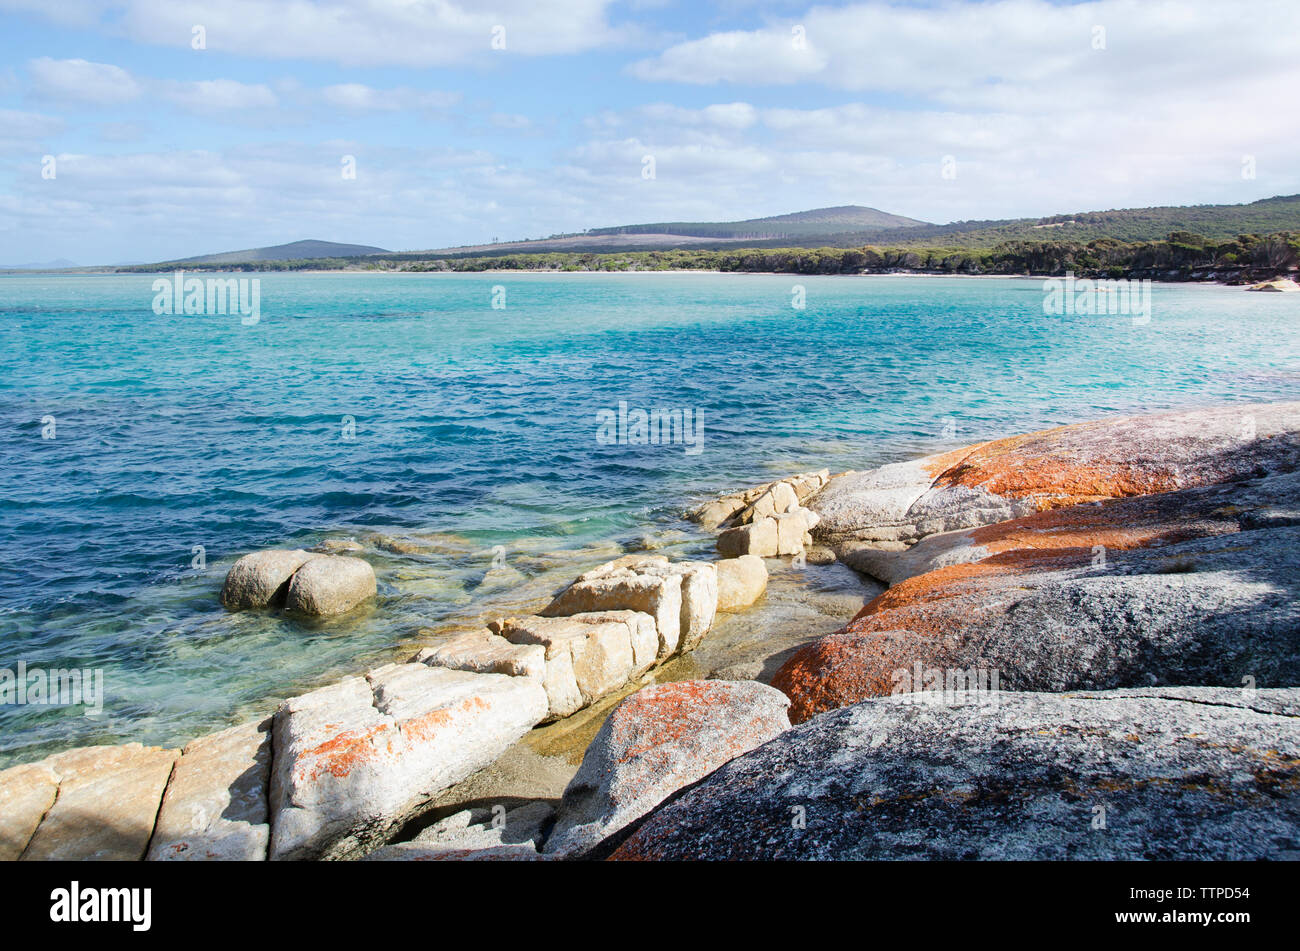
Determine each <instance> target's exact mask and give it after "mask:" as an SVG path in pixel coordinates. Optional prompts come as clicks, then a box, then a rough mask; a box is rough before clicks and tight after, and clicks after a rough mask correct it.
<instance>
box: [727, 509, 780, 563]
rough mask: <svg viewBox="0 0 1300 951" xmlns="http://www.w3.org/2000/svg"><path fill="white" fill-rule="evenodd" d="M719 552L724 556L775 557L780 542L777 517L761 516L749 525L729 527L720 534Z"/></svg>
mask: <svg viewBox="0 0 1300 951" xmlns="http://www.w3.org/2000/svg"><path fill="white" fill-rule="evenodd" d="M717 545H718V554H719V555H721V556H722V557H723V558H739V557H740V556H742V555H753V556H755V557H756V558H775V557H776V553H777V550H778V549H779V548H780V545H779V544H778V536H777V530H776V519H774V518H761V519H759V520H758V521H756V522H750V523H748V524H747V525H737V526H735V527H734V528H729V529H727V530H726V531H724V532H723V533H722V534H720V535H719V536H718V542H717Z"/></svg>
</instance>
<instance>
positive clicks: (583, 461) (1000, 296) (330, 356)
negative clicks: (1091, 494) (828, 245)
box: [0, 272, 1300, 765]
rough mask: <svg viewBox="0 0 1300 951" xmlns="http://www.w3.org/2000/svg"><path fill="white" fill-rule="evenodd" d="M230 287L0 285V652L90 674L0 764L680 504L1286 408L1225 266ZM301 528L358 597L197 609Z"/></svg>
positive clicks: (233, 718) (1286, 380)
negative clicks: (757, 487)
mask: <svg viewBox="0 0 1300 951" xmlns="http://www.w3.org/2000/svg"><path fill="white" fill-rule="evenodd" d="M197 276H200V277H208V276H210V275H197ZM239 276H240V277H245V278H250V279H251V278H252V277H256V278H258V279H259V280H260V282H261V284H260V315H259V319H258V320H257V321H256V323H252V324H250V323H248V322H246V321H244V320H241V317H240V314H239V313H238V312H237V311H232V312H231V313H230V314H197V315H189V316H186V315H183V314H165V313H164V314H157V313H155V309H154V308H153V307H152V304H153V302H154V299H155V296H156V293H155V290H154V287H153V285H154V281H155V280H156V279H157V278H158V276H157V275H144V274H131V275H31V276H26V275H11V276H2V277H0V345H2V346H0V670H5V669H7V670H10V671H14V670H16V669H17V665H18V664H19V663H23V664H24V665H26V667H27V668H37V669H45V670H50V669H56V668H57V669H69V670H74V669H75V670H78V671H83V670H84V671H97V672H99V673H100V675H101V676H102V693H103V696H102V698H100V699H101V705H102V709H101V710H100V711H99V712H98V713H97V714H94V713H93V711H91V710H90V709H89V708H88V707H87V706H85V705H83V706H50V705H48V704H46V705H41V704H31V703H28V704H17V703H10V704H7V705H3V706H0V765H3V764H5V763H10V762H18V761H24V760H31V759H36V758H39V757H40V756H43V755H46V754H47V753H49V752H53V751H55V750H57V749H61V748H66V747H68V746H74V745H82V744H90V743H108V742H120V741H125V740H140V741H142V742H145V743H165V744H177V743H183V742H185V741H186V740H188V739H190V738H192V737H194V736H197V735H199V734H201V733H204V732H207V731H210V730H213V729H218V728H220V727H223V726H226V725H229V724H231V723H236V722H241V721H242V720H244V719H248V718H251V717H254V716H261V715H263V714H265V713H268V712H270V711H271V710H272V709H274V704H275V702H276V701H277V700H279V699H282V698H284V697H288V696H292V695H294V694H295V693H299V692H302V691H303V690H305V689H308V688H310V687H313V686H316V685H319V684H323V683H327V682H329V681H330V680H331V679H334V678H337V677H339V676H343V675H345V674H348V673H355V672H359V671H363V670H365V669H366V667H367V665H373V664H375V663H380V662H383V661H386V660H389V659H393V658H397V659H401V656H402V651H403V649H404V645H410V644H412V643H419V642H426V643H427V642H428V641H429V639H430V638H434V639H436V638H437V637H438V636H440V634H441V633H442V632H445V631H450V630H456V629H458V628H460V627H465V626H476V625H478V624H481V623H482V619H483V618H484V617H487V616H490V615H491V613H492V611H493V610H495V609H497V608H498V607H500V606H502V605H505V606H508V607H512V606H517V605H518V604H524V605H525V606H526V605H527V604H529V603H534V602H535V600H536V598H538V597H539V596H540V597H542V598H543V599H544V597H545V595H546V594H547V593H549V591H551V590H553V589H554V587H555V586H556V585H559V584H562V583H563V581H564V580H565V579H567V578H569V577H571V576H572V575H573V574H575V573H577V572H578V571H581V570H583V569H585V568H587V567H591V566H592V565H593V564H596V563H598V562H599V561H601V560H604V559H605V558H608V557H612V556H613V555H615V554H617V553H619V552H620V551H623V550H635V549H639V548H645V547H647V546H652V547H657V546H661V547H660V550H663V551H665V552H667V553H670V554H672V555H674V557H679V556H687V555H701V554H706V553H707V552H708V551H709V550H710V549H711V539H710V538H708V537H706V536H704V535H702V534H700V533H699V532H697V531H695V530H693V528H692V527H691V526H690V525H689V524H688V523H686V522H683V521H682V520H681V518H680V516H681V513H682V511H683V510H684V509H685V508H686V507H688V506H689V505H690V504H691V503H693V502H698V501H700V500H702V499H704V498H706V497H709V496H711V495H715V494H718V493H720V492H722V491H725V490H728V489H733V488H737V487H741V486H746V485H752V484H756V483H758V482H762V481H766V480H769V479H771V478H775V477H779V476H783V475H786V474H790V473H794V472H797V471H802V470H807V469H817V468H822V467H829V468H830V469H831V470H832V471H840V470H844V469H850V468H862V467H868V466H875V465H879V464H882V463H886V462H891V461H897V460H900V459H905V458H909V457H913V456H916V455H920V454H923V453H928V452H933V451H937V450H940V449H944V448H952V447H955V446H958V445H963V444H968V443H971V442H975V441H978V440H982V439H987V438H991V437H996V436H1001V435H1008V434H1011V433H1017V432H1023V431H1027V430H1033V429H1039V428H1044V427H1048V426H1053V425H1058V424H1062V423H1068V422H1075V421H1079V420H1083V419H1090V418H1097V417H1102V416H1107V415H1113V414H1125V413H1138V412H1150V411H1156V410H1160V409H1166V408H1179V407H1190V406H1201V405H1206V404H1218V403H1226V402H1238V401H1250V400H1278V399H1298V398H1300V301H1297V300H1296V298H1297V297H1300V295H1267V294H1252V293H1246V292H1245V291H1244V290H1242V289H1240V288H1225V287H1217V286H1191V285H1161V284H1157V285H1156V286H1155V287H1154V288H1153V290H1152V295H1151V313H1150V320H1149V321H1144V320H1140V319H1135V318H1134V317H1132V316H1129V315H1122V314H1121V315H1092V314H1083V313H1068V314H1065V315H1051V314H1045V313H1044V299H1045V298H1044V295H1045V291H1044V287H1043V282H1042V281H1041V280H1029V279H977V278H920V277H893V276H891V277H847V276H845V277H804V276H798V275H717V274H528V273H511V272H499V273H495V274H494V273H487V274H478V275H450V274H411V275H395V274H364V273H357V274H353V273H347V274H343V273H338V274H292V273H286V274H263V275H239ZM656 411H658V415H656V416H655V417H654V419H655V421H656V422H661V421H662V422H664V426H663V427H662V428H663V434H662V435H663V438H661V439H660V440H658V442H657V444H656V443H655V442H651V441H649V440H648V439H641V438H638V437H639V436H640V435H648V433H647V430H646V429H644V428H642V427H641V426H640V421H641V420H642V417H641V416H640V415H639V414H641V413H644V414H645V417H644V418H645V419H647V420H648V419H650V417H651V414H653V413H655V412H656ZM688 413H689V414H690V415H689V416H686V415H685V414H688ZM611 418H612V419H613V420H614V421H615V423H614V429H613V430H611V429H610V428H609V422H610V420H611ZM685 420H689V425H688V426H682V425H677V423H678V422H679V421H683V422H684V421H685ZM602 427H603V428H602ZM655 428H656V429H657V428H659V427H655ZM611 434H612V438H611ZM685 435H691V436H694V437H695V439H694V442H693V443H692V442H688V441H687V440H686V438H684V436H685ZM327 538H328V539H336V540H348V539H355V540H358V542H359V543H360V544H362V545H363V546H364V551H363V552H361V554H362V556H363V557H366V558H367V559H368V560H370V561H371V562H372V563H373V564H375V566H376V568H377V572H378V577H379V585H380V596H379V598H378V599H377V601H376V602H375V603H374V604H373V605H371V606H369V607H367V608H365V609H362V610H360V611H358V612H356V613H355V614H353V615H349V616H347V617H345V618H341V619H336V620H332V621H321V622H310V623H309V622H304V621H300V620H295V619H292V618H287V617H284V616H283V615H280V614H278V613H275V612H270V613H267V612H245V613H241V614H228V613H226V612H225V611H224V610H223V609H222V608H221V605H220V603H219V601H218V593H219V591H220V588H221V582H222V579H223V578H224V575H225V571H226V569H227V568H228V567H229V565H230V564H231V563H232V562H233V561H234V559H235V558H237V557H239V556H240V555H242V554H245V553H247V552H250V551H254V550H257V549H260V548H266V547H311V546H313V545H316V544H318V543H319V542H321V541H322V540H324V539H327ZM530 599H532V600H530ZM408 653H409V651H408ZM88 714H92V715H88Z"/></svg>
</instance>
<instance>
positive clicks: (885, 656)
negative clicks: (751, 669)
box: [772, 631, 940, 723]
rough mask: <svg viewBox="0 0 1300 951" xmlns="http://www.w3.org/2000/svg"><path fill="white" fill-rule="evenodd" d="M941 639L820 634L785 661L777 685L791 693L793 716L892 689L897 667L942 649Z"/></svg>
mask: <svg viewBox="0 0 1300 951" xmlns="http://www.w3.org/2000/svg"><path fill="white" fill-rule="evenodd" d="M939 648H940V644H939V642H938V641H936V640H933V639H930V638H926V637H923V636H919V635H916V634H913V633H912V632H910V631H888V632H871V633H857V632H853V633H839V634H830V635H827V636H826V637H822V638H819V639H818V640H815V641H813V642H812V643H811V644H808V645H807V646H805V647H803V648H801V649H800V650H799V651H797V652H796V653H795V654H794V656H792V657H791V658H790V659H789V660H787V661H786V662H785V663H784V664H782V665H781V669H780V670H778V671H777V672H776V675H775V676H774V677H773V678H772V686H773V687H775V688H776V689H777V690H780V691H781V692H782V693H784V694H785V695H786V696H787V697H789V698H790V722H791V723H802V722H803V721H805V720H807V719H809V718H811V717H814V716H816V715H817V714H819V713H824V712H825V711H827V710H834V709H836V708H837V707H845V706H848V705H850V704H854V703H858V702H860V701H862V700H866V699H868V698H870V697H882V696H887V695H888V694H890V693H892V692H893V690H894V686H895V676H894V674H895V671H898V670H909V669H910V668H911V666H912V664H914V663H915V662H916V661H918V660H920V661H922V662H923V663H924V662H925V661H926V660H927V659H928V658H930V657H932V656H933V655H935V654H937V653H938V650H939Z"/></svg>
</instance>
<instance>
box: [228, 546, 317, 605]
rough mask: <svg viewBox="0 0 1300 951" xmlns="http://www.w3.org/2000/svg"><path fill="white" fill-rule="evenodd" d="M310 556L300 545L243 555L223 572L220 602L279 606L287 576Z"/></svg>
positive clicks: (282, 602) (287, 587) (286, 589)
mask: <svg viewBox="0 0 1300 951" xmlns="http://www.w3.org/2000/svg"><path fill="white" fill-rule="evenodd" d="M311 557H312V556H311V555H310V554H309V553H307V552H305V551H303V550H302V549H300V548H297V549H294V550H293V551H281V550H270V551H255V552H252V553H251V554H248V555H245V556H244V557H243V558H240V559H239V560H238V561H237V562H235V563H234V564H233V565H231V566H230V571H228V572H227V573H226V582H225V584H224V585H222V588H221V603H222V604H223V605H225V606H226V608H227V609H228V610H231V611H243V610H247V609H249V608H268V607H272V608H273V607H280V606H282V605H283V604H284V598H285V594H286V592H287V591H288V590H289V579H290V578H291V577H293V573H294V572H295V571H297V570H298V569H299V568H300V567H301V566H302V565H303V563H304V562H306V561H307V559H309V558H311Z"/></svg>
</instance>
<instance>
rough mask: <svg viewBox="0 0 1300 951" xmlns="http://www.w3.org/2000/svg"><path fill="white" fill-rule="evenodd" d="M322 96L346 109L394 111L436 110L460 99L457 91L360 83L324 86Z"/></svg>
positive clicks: (451, 104)
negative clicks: (379, 86)
mask: <svg viewBox="0 0 1300 951" xmlns="http://www.w3.org/2000/svg"><path fill="white" fill-rule="evenodd" d="M321 98H322V99H323V100H324V101H325V103H326V104H327V105H330V106H333V107H334V108H336V109H346V110H348V111H349V112H397V111H400V110H425V111H431V112H438V111H441V110H444V109H448V108H450V107H452V106H454V105H456V103H458V102H460V99H461V96H460V93H455V92H439V91H436V90H420V89H409V88H407V87H404V86H403V87H398V88H395V89H375V88H373V87H371V86H365V85H362V84H361V83H340V84H338V85H335V86H326V87H325V88H324V89H322V90H321Z"/></svg>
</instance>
